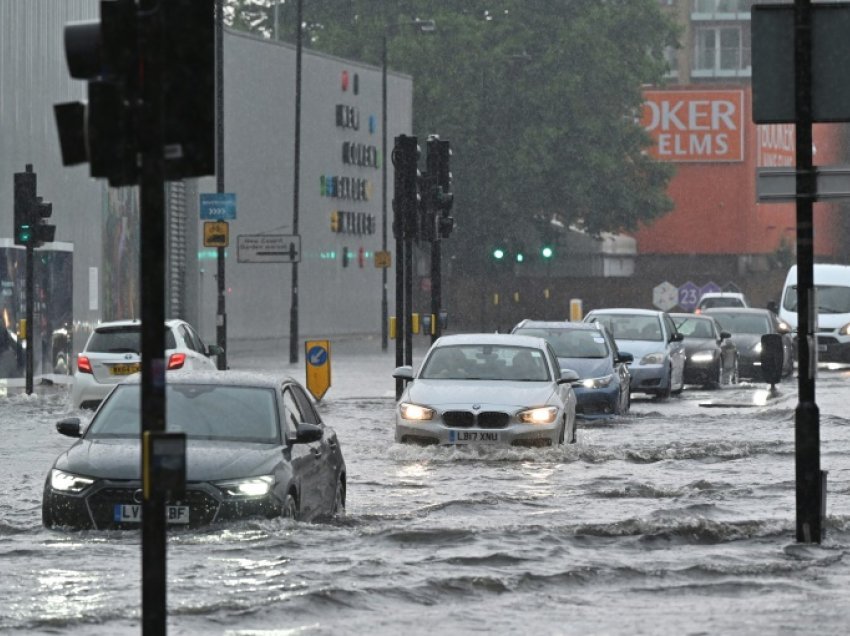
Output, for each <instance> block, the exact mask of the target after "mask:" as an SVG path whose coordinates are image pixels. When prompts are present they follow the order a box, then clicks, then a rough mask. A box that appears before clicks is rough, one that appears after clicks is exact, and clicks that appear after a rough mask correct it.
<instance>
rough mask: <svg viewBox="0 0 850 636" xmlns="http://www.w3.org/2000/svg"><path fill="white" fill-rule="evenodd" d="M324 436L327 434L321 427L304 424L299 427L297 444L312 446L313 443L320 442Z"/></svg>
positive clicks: (296, 437) (296, 438)
mask: <svg viewBox="0 0 850 636" xmlns="http://www.w3.org/2000/svg"><path fill="white" fill-rule="evenodd" d="M324 434H325V432H324V430H322V427H321V426H317V425H316V424H308V423H306V422H302V423H301V424H299V425H298V435H296V436H295V443H296V444H310V443H312V442H318V441H319V440H320V439H322V436H323V435H324Z"/></svg>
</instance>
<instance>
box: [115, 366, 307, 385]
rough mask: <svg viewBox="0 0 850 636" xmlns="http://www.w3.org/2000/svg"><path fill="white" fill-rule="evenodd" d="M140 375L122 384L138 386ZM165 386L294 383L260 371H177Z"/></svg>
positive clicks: (292, 380) (283, 377)
mask: <svg viewBox="0 0 850 636" xmlns="http://www.w3.org/2000/svg"><path fill="white" fill-rule="evenodd" d="M141 381H142V374H141V373H134V374H133V375H131V376H129V377H128V378H127V379H126V380H124V381H123V382H122V384H139V383H141ZM165 382H166V384H205V385H213V384H214V385H216V386H252V387H267V388H277V387H280V386H282V385H283V384H284V383H290V382H296V380H294V379H293V378H292V377H290V376H287V375H283V374H277V373H269V372H262V371H232V370H227V371H218V370H196V369H195V370H193V369H177V370H174V371H169V372H167V373H166V374H165Z"/></svg>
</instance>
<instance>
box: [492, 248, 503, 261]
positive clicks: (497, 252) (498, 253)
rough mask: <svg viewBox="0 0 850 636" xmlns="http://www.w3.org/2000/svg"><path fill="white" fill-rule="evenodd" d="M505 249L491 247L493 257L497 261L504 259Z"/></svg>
mask: <svg viewBox="0 0 850 636" xmlns="http://www.w3.org/2000/svg"><path fill="white" fill-rule="evenodd" d="M505 254H506V253H505V249H504V248H503V247H495V248H493V258H495V259H496V260H497V261H502V260H504V259H505Z"/></svg>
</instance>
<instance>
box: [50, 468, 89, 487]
mask: <svg viewBox="0 0 850 636" xmlns="http://www.w3.org/2000/svg"><path fill="white" fill-rule="evenodd" d="M93 483H94V479H89V478H88V477H81V476H80V475H74V474H72V473H66V472H65V471H64V470H59V469H57V468H54V469H53V470H51V471H50V487H51V488H53V490H59V491H61V492H72V493H78V492H82V491H84V490H85V489H86V488H88V487H89V486H91V485H92V484H93Z"/></svg>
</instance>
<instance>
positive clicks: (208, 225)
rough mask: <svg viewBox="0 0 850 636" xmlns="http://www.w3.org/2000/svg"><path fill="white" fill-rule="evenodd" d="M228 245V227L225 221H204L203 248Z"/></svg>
mask: <svg viewBox="0 0 850 636" xmlns="http://www.w3.org/2000/svg"><path fill="white" fill-rule="evenodd" d="M228 245H230V226H229V225H228V223H227V221H204V247H227V246H228Z"/></svg>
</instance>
